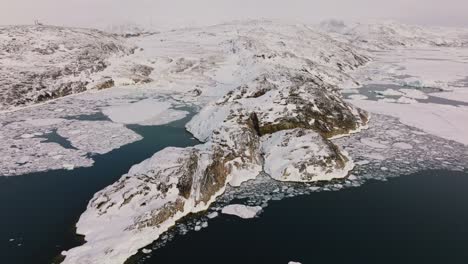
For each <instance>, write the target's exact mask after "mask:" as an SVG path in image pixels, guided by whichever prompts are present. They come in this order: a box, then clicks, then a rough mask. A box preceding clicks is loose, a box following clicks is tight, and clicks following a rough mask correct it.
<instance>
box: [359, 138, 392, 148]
mask: <svg viewBox="0 0 468 264" xmlns="http://www.w3.org/2000/svg"><path fill="white" fill-rule="evenodd" d="M361 143H363V144H365V145H367V146H369V147H372V148H377V149H385V148H388V146H387V145H384V144H381V143H379V142H375V141H373V140H371V139H369V138H363V139H361Z"/></svg>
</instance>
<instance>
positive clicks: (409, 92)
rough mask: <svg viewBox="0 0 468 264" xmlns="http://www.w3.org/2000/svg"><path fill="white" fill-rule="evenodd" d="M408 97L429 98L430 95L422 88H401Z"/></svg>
mask: <svg viewBox="0 0 468 264" xmlns="http://www.w3.org/2000/svg"><path fill="white" fill-rule="evenodd" d="M400 91H401V92H403V93H404V94H405V95H406V97H409V98H413V99H428V98H429V96H427V94H425V93H424V92H422V91H420V90H415V89H400Z"/></svg>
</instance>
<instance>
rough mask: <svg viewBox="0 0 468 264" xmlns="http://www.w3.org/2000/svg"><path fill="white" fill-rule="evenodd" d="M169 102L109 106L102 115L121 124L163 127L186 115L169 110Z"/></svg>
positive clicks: (170, 105) (147, 101)
mask: <svg viewBox="0 0 468 264" xmlns="http://www.w3.org/2000/svg"><path fill="white" fill-rule="evenodd" d="M171 107H172V104H171V103H170V102H163V101H159V100H155V99H145V100H141V101H139V102H136V103H131V104H124V105H118V106H110V107H107V108H104V109H103V111H102V112H103V113H104V114H105V115H106V116H108V117H109V118H110V119H111V120H112V121H114V122H117V123H121V124H139V125H153V126H154V125H163V124H167V123H170V122H172V121H176V120H179V119H182V118H184V117H185V116H186V115H187V114H188V113H187V112H186V111H179V110H174V109H171Z"/></svg>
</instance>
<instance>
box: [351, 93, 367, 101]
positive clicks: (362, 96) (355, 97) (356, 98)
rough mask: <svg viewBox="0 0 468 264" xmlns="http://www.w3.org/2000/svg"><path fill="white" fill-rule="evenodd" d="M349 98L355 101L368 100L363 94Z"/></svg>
mask: <svg viewBox="0 0 468 264" xmlns="http://www.w3.org/2000/svg"><path fill="white" fill-rule="evenodd" d="M348 97H349V98H351V99H354V100H366V99H367V98H368V97H367V96H365V95H363V94H353V95H350V96H348Z"/></svg>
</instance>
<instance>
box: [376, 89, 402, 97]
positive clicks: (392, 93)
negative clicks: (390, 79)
mask: <svg viewBox="0 0 468 264" xmlns="http://www.w3.org/2000/svg"><path fill="white" fill-rule="evenodd" d="M379 94H382V95H387V96H401V95H403V94H402V93H401V92H399V91H397V90H393V89H387V90H385V91H383V92H379Z"/></svg>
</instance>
